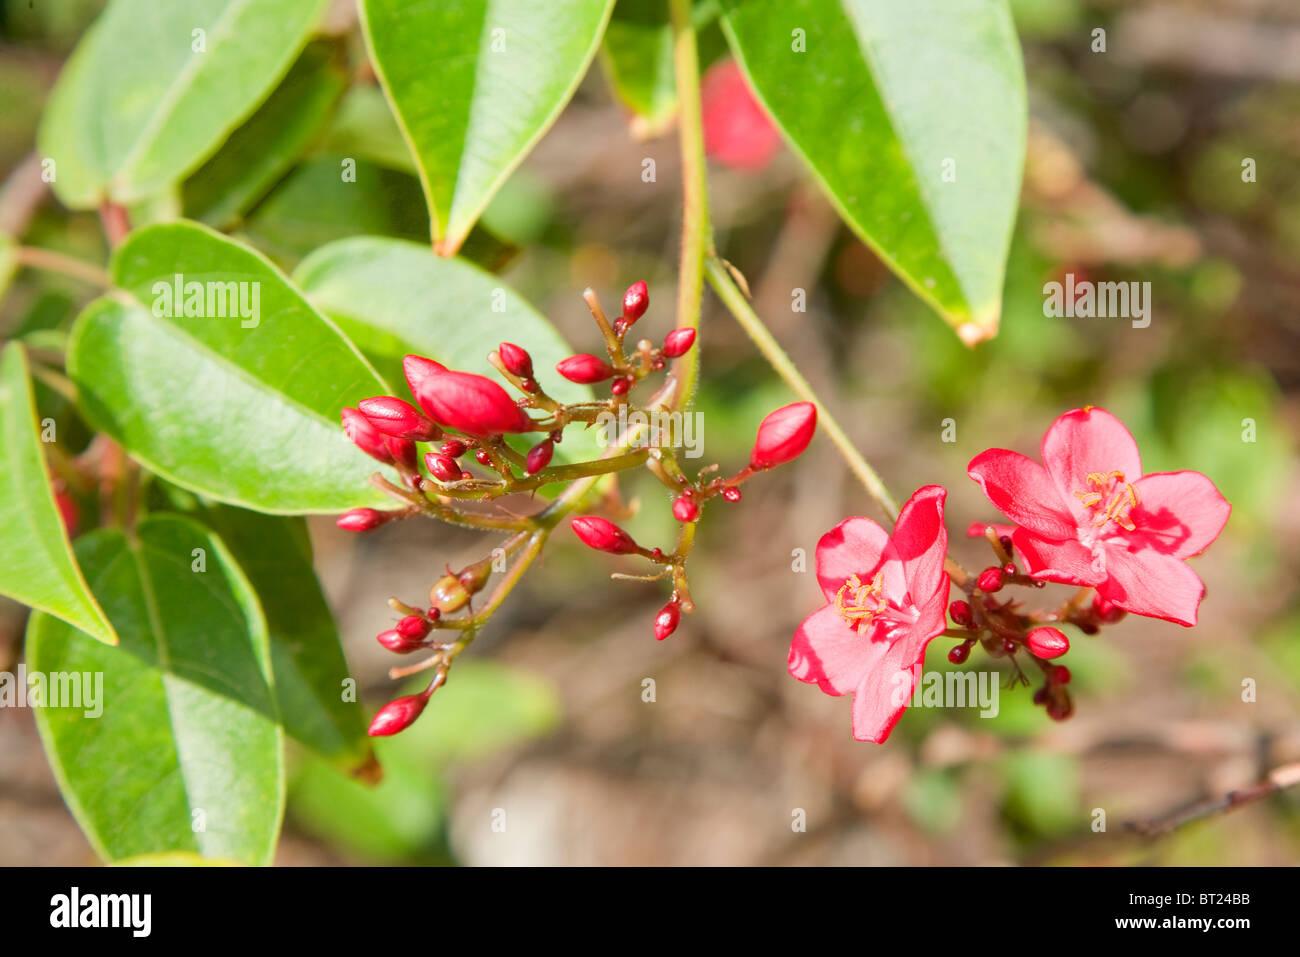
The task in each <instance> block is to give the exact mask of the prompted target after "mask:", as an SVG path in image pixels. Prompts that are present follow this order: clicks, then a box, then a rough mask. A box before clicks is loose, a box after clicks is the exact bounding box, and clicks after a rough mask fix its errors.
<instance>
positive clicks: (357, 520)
mask: <svg viewBox="0 0 1300 957" xmlns="http://www.w3.org/2000/svg"><path fill="white" fill-rule="evenodd" d="M395 514H396V513H394V512H381V511H379V509H377V508H354V509H352V510H350V511H347V512H344V513H343V514H342V515H340V516H339V517H338V518H337V519H336V520H335V522H334V524H335V525H337V526H338V527H339V528H341V529H343V530H344V531H345V532H368V531H370V530H371V529H372V528H378V527H379V526H380V525H383V524H384V523H385V522H387V521H390V520H391V519H392V518H393V517H394V516H395Z"/></svg>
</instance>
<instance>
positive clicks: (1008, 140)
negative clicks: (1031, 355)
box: [722, 0, 1027, 345]
mask: <svg viewBox="0 0 1300 957" xmlns="http://www.w3.org/2000/svg"><path fill="white" fill-rule="evenodd" d="M722 6H723V28H724V30H725V31H726V32H727V38H728V40H729V41H730V43H731V47H732V50H733V51H734V53H735V55H736V59H737V60H738V61H739V62H740V65H741V67H742V68H743V69H744V71H745V73H746V74H747V75H748V77H749V80H750V82H751V84H752V85H753V87H754V90H755V92H756V93H757V95H758V97H759V99H760V100H762V102H763V103H764V105H765V106H766V107H767V109H768V111H769V113H770V114H771V115H772V118H773V119H774V120H775V121H776V123H777V125H778V126H779V127H780V128H781V130H782V131H783V132H784V133H785V137H786V139H787V140H788V141H789V143H790V144H791V146H792V147H793V148H794V150H795V152H797V153H798V154H799V155H800V156H801V157H802V158H803V160H804V162H805V163H806V164H807V165H808V167H809V168H810V169H811V170H812V172H813V173H814V175H815V176H816V177H817V179H818V181H819V182H820V183H821V185H822V187H823V188H824V189H825V191H826V193H827V195H828V196H829V197H830V199H831V201H832V202H833V203H834V204H835V205H836V207H837V208H838V209H839V211H840V214H841V215H842V216H843V217H844V219H845V221H846V222H847V223H848V224H849V225H850V226H851V227H852V228H853V230H854V231H855V232H856V233H857V234H858V235H859V236H861V237H862V239H863V240H865V241H866V242H867V243H868V244H869V245H870V246H871V247H872V248H873V249H874V250H875V251H876V252H877V254H879V255H880V257H881V258H882V259H883V260H884V261H885V262H886V263H887V264H888V265H889V266H890V268H891V269H893V270H894V272H896V273H897V274H898V275H899V276H900V278H902V279H903V281H904V282H906V283H907V284H908V285H909V286H910V287H911V288H912V289H913V290H914V291H915V292H916V294H917V295H919V296H920V297H921V298H922V299H924V300H925V301H926V302H928V303H929V304H930V305H931V306H933V307H934V308H935V309H937V310H938V311H939V313H940V314H941V315H943V317H944V318H945V319H946V320H947V321H948V322H949V323H950V324H951V325H952V326H953V328H955V329H956V330H957V333H958V335H960V336H961V338H962V340H963V341H965V342H966V343H967V344H968V345H969V344H974V343H975V342H978V341H980V340H982V339H987V338H989V337H991V336H993V335H995V334H996V333H997V327H998V319H999V315H1000V313H1001V301H1002V281H1003V275H1004V272H1005V268H1006V260H1007V250H1008V248H1009V245H1010V242H1011V231H1012V227H1013V225H1014V223H1015V215H1016V207H1017V204H1018V201H1019V196H1020V174H1021V167H1022V165H1023V161H1024V153H1025V127H1026V122H1027V121H1026V115H1027V107H1026V95H1025V80H1024V70H1023V67H1022V64H1021V59H1020V47H1019V44H1018V42H1017V39H1016V33H1015V28H1014V26H1013V24H1012V20H1011V15H1010V13H1009V12H1008V9H1007V6H1006V2H1005V0H908V2H907V3H883V2H871V0H798V2H790V0H722Z"/></svg>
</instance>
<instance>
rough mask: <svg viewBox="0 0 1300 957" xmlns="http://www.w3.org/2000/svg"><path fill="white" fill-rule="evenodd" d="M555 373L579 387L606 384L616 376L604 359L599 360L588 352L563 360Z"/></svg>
mask: <svg viewBox="0 0 1300 957" xmlns="http://www.w3.org/2000/svg"><path fill="white" fill-rule="evenodd" d="M555 371H556V372H558V373H559V374H560V375H562V376H564V378H566V379H568V380H569V381H570V382H576V383H578V384H579V385H592V384H594V383H597V382H604V381H605V380H606V379H608V378H609V377H610V376H612V375H613V374H614V370H613V368H611V367H610V365H609V363H607V362H606V361H605V360H604V359H599V358H597V357H596V356H593V355H590V354H588V353H586V352H580V353H578V354H577V355H576V356H569V358H567V359H561V360H560V361H559V362H557V363H556V365H555Z"/></svg>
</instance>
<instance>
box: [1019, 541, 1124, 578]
mask: <svg viewBox="0 0 1300 957" xmlns="http://www.w3.org/2000/svg"><path fill="white" fill-rule="evenodd" d="M1011 541H1012V542H1013V543H1014V544H1015V546H1016V550H1017V551H1018V552H1020V557H1021V558H1023V559H1024V562H1025V568H1026V569H1027V570H1028V572H1029V574H1030V575H1032V576H1033V577H1035V578H1040V579H1042V580H1043V581H1049V582H1061V583H1062V584H1064V585H1097V584H1100V582H1101V581H1102V580H1103V579H1104V578H1105V577H1106V569H1105V567H1104V565H1103V564H1102V563H1100V562H1098V561H1097V560H1096V559H1095V557H1094V556H1093V554H1092V552H1091V551H1090V550H1089V549H1087V548H1084V547H1083V546H1082V545H1080V544H1079V543H1078V542H1077V541H1068V542H1050V541H1048V540H1047V539H1043V538H1039V537H1038V536H1036V535H1034V534H1032V533H1031V532H1027V531H1025V530H1024V529H1023V528H1018V529H1016V532H1015V534H1014V535H1012V536H1011Z"/></svg>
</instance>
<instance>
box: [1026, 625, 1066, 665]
mask: <svg viewBox="0 0 1300 957" xmlns="http://www.w3.org/2000/svg"><path fill="white" fill-rule="evenodd" d="M1025 644H1026V645H1028V646H1029V650H1030V651H1032V652H1033V653H1034V654H1035V655H1037V656H1038V657H1039V658H1047V659H1051V658H1059V657H1061V655H1063V654H1065V653H1066V652H1067V651H1069V650H1070V639H1069V638H1067V637H1065V632H1063V631H1061V630H1060V629H1059V628H1049V627H1043V628H1033V629H1031V630H1030V632H1029V634H1027V635H1026V636H1025Z"/></svg>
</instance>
